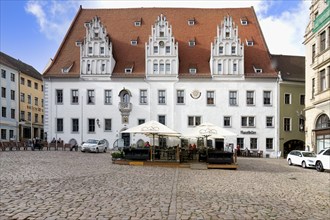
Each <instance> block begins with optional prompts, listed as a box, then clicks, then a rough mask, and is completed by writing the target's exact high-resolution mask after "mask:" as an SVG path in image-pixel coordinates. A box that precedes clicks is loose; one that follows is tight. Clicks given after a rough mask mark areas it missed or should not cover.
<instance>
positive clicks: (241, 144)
mask: <svg viewBox="0 0 330 220" xmlns="http://www.w3.org/2000/svg"><path fill="white" fill-rule="evenodd" d="M237 145H239V147H240V149H244V138H237Z"/></svg>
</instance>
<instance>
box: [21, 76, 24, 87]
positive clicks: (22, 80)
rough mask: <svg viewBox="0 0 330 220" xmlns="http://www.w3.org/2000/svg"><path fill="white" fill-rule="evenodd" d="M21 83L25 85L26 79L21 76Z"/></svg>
mask: <svg viewBox="0 0 330 220" xmlns="http://www.w3.org/2000/svg"><path fill="white" fill-rule="evenodd" d="M21 85H25V79H24V78H23V77H21Z"/></svg>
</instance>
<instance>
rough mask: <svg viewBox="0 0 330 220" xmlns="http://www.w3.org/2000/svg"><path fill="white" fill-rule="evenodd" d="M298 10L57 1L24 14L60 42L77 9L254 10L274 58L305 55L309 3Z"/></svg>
mask: <svg viewBox="0 0 330 220" xmlns="http://www.w3.org/2000/svg"><path fill="white" fill-rule="evenodd" d="M296 1H297V3H298V5H299V6H298V7H297V8H294V9H287V10H285V11H283V12H282V13H281V14H280V15H271V13H272V11H271V10H272V8H271V7H272V5H273V4H274V1H271V0H255V1H247V0H236V1H224V0H218V1H215V0H213V1H212V0H206V1H191V0H190V1H188V0H181V1H175V0H167V1H161V0H142V1H135V0H126V1H117V0H109V1H104V0H103V1H98V0H94V1H92V0H89V1H86V0H80V1H74V0H69V1H58V0H52V1H51V2H46V1H36V0H29V1H28V3H27V5H26V8H25V9H26V11H27V12H29V13H31V14H33V15H34V16H35V17H36V18H37V20H38V24H39V26H40V31H41V32H42V33H44V34H45V35H46V36H47V38H49V39H52V40H56V41H57V42H61V41H62V39H63V37H64V35H65V33H66V31H67V29H68V28H69V25H70V23H71V22H72V19H73V17H74V15H75V14H76V13H77V10H78V8H79V5H82V6H83V8H140V7H194V8H230V7H251V6H253V7H254V9H255V11H256V14H257V16H258V19H259V23H260V25H261V28H262V31H263V34H264V37H265V40H266V42H267V45H268V48H269V50H270V52H271V53H273V54H289V55H304V46H303V45H302V42H303V36H304V31H305V27H306V25H307V21H308V15H309V6H310V1H304V0H296Z"/></svg>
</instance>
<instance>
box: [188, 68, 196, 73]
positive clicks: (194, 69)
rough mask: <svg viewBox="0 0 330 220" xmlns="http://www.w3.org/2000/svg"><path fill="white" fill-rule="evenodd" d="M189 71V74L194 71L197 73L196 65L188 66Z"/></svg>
mask: <svg viewBox="0 0 330 220" xmlns="http://www.w3.org/2000/svg"><path fill="white" fill-rule="evenodd" d="M189 73H190V74H196V73H197V69H196V67H190V68H189Z"/></svg>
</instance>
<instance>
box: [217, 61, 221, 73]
mask: <svg viewBox="0 0 330 220" xmlns="http://www.w3.org/2000/svg"><path fill="white" fill-rule="evenodd" d="M221 72H222V63H218V73H221Z"/></svg>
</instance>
